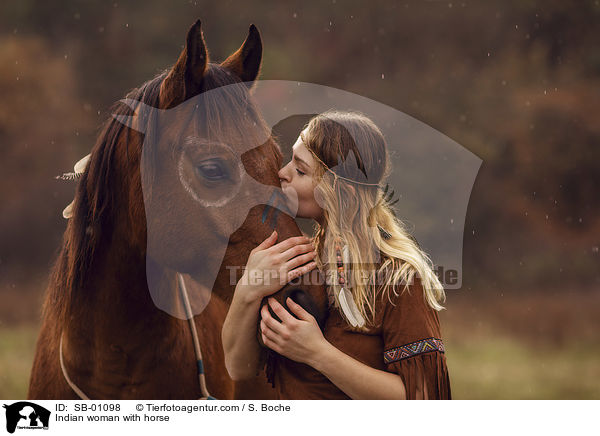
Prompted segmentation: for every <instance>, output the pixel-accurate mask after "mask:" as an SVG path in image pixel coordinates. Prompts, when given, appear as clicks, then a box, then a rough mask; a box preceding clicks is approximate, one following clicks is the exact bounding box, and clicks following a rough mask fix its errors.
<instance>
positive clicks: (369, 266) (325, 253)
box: [302, 110, 446, 330]
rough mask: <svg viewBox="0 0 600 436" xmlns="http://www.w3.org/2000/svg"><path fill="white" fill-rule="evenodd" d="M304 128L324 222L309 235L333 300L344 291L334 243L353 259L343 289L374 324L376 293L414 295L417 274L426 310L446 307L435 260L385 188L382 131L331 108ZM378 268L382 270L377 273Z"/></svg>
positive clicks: (358, 115) (355, 115)
mask: <svg viewBox="0 0 600 436" xmlns="http://www.w3.org/2000/svg"><path fill="white" fill-rule="evenodd" d="M305 129H306V130H305V132H304V134H303V135H302V140H303V142H304V143H305V146H306V147H307V149H308V150H309V151H310V152H311V153H312V154H313V156H314V157H315V158H316V161H317V162H318V163H317V168H316V170H315V174H314V176H313V178H314V182H315V184H316V186H315V198H318V199H319V201H320V203H321V206H322V208H323V213H324V217H325V220H324V224H323V226H320V225H319V224H317V229H316V232H315V234H314V235H313V238H312V239H313V242H314V243H315V247H316V250H317V253H318V255H317V258H316V262H317V266H318V267H319V269H320V270H321V271H324V272H325V273H326V277H327V283H328V284H329V285H330V286H332V289H333V291H334V293H335V295H337V294H338V292H339V291H340V288H341V286H340V285H339V284H338V282H337V280H336V279H334V278H333V277H335V275H334V273H335V271H336V270H337V268H336V247H335V243H336V241H339V240H341V244H342V246H343V245H347V247H348V252H349V258H350V259H349V264H345V265H344V267H345V270H346V280H347V281H348V283H347V284H346V286H347V287H348V289H349V290H351V292H352V297H353V299H354V303H355V304H356V306H357V308H358V310H359V311H360V313H361V315H362V316H363V317H364V318H365V319H366V320H369V319H370V320H371V324H374V323H375V301H376V296H377V294H381V296H382V297H383V295H387V297H388V300H389V301H390V303H391V297H390V290H393V292H394V294H395V295H396V296H398V295H399V294H398V285H399V284H401V283H404V289H403V291H402V292H405V291H408V292H410V291H409V285H410V284H412V283H413V280H414V278H415V274H416V275H418V277H419V278H420V280H421V284H422V287H423V291H424V298H425V300H426V301H427V303H428V304H429V306H431V307H432V308H433V309H435V310H438V311H439V310H442V309H444V307H443V306H442V305H441V303H443V302H444V301H445V300H446V295H445V293H444V288H443V286H442V284H441V283H440V281H439V279H438V277H437V276H436V275H435V273H434V271H433V264H432V262H431V259H430V258H429V256H428V255H427V254H426V253H425V252H424V251H423V250H421V248H420V247H419V245H418V243H417V242H416V240H415V239H414V238H413V237H412V236H411V235H410V233H409V232H408V230H407V229H406V227H405V225H404V223H402V222H401V221H400V220H399V219H398V218H397V217H396V216H395V214H394V212H393V209H392V206H391V205H390V203H389V201H388V199H387V198H386V193H385V192H383V190H382V189H381V184H382V182H383V181H384V180H385V179H386V178H387V176H388V175H389V173H390V172H391V168H390V163H389V154H388V149H387V145H386V142H385V139H384V136H383V134H382V133H381V131H380V130H379V128H378V127H377V126H376V125H375V123H373V121H372V120H371V119H369V118H368V117H366V116H365V115H363V114H361V113H358V112H341V111H335V110H329V111H327V112H324V113H322V114H319V115H317V116H315V117H313V118H312V119H311V120H310V121H309V122H308V124H307V125H306V126H305ZM380 254H381V257H382V258H381V259H379V256H380ZM379 263H380V266H379V268H374V266H375V265H377V264H379ZM367 277H368V280H367ZM365 282H366V283H365ZM378 284H381V286H377V285H378ZM336 303H337V300H336ZM340 312H341V311H340ZM369 315H370V316H369ZM365 328H366V326H365V327H363V328H362V329H363V330H364V329H365Z"/></svg>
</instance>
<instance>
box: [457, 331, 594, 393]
mask: <svg viewBox="0 0 600 436" xmlns="http://www.w3.org/2000/svg"><path fill="white" fill-rule="evenodd" d="M445 344H446V349H447V356H446V358H447V362H448V370H449V372H450V383H451V386H452V395H453V398H455V399H513V400H516V399H600V364H599V363H600V350H599V349H598V348H597V347H596V348H587V347H586V346H585V345H583V344H574V345H572V346H569V347H566V348H565V347H563V348H548V347H545V346H544V347H539V348H531V347H530V346H529V345H528V344H524V343H522V342H519V341H518V340H516V339H515V338H511V337H494V338H493V339H491V340H485V341H482V340H474V341H471V342H469V343H468V344H467V343H465V342H462V341H461V342H458V341H453V340H451V339H447V340H445Z"/></svg>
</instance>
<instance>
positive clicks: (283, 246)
mask: <svg viewBox="0 0 600 436" xmlns="http://www.w3.org/2000/svg"><path fill="white" fill-rule="evenodd" d="M307 242H310V239H308V238H307V237H306V236H293V237H291V238H288V239H286V240H285V241H281V242H280V243H279V244H276V245H274V246H273V247H272V249H273V251H275V252H276V253H283V252H285V251H287V250H288V249H290V248H292V247H294V246H296V245H299V244H306V243H307Z"/></svg>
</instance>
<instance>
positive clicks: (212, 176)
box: [196, 161, 228, 181]
mask: <svg viewBox="0 0 600 436" xmlns="http://www.w3.org/2000/svg"><path fill="white" fill-rule="evenodd" d="M196 173H197V174H198V175H199V176H201V177H203V178H205V179H207V180H211V181H214V180H221V179H225V178H227V176H228V174H227V171H226V170H225V169H224V168H223V167H222V166H221V164H220V163H219V162H217V161H207V162H202V163H201V164H200V165H198V166H196Z"/></svg>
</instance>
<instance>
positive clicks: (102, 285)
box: [28, 21, 326, 399]
mask: <svg viewBox="0 0 600 436" xmlns="http://www.w3.org/2000/svg"><path fill="white" fill-rule="evenodd" d="M261 57H262V42H261V38H260V34H259V32H258V30H257V29H256V27H254V25H252V26H251V27H250V31H249V34H248V37H247V38H246V40H245V41H244V43H243V44H242V46H241V47H240V49H239V50H237V51H236V52H235V53H233V54H232V55H231V56H229V57H228V58H227V59H226V60H225V61H224V62H222V63H220V64H216V63H210V62H209V57H208V51H207V49H206V45H205V42H204V38H203V35H202V31H201V25H200V22H199V21H197V22H196V23H195V24H194V25H193V26H192V27H191V29H190V30H189V32H188V35H187V41H186V46H185V48H184V49H183V51H182V53H181V55H180V57H179V59H178V60H177V62H176V63H175V65H174V66H173V67H172V68H171V69H169V70H168V71H166V72H165V73H163V74H160V75H159V76H157V77H155V78H154V79H152V80H150V81H148V82H146V83H144V84H143V85H142V86H141V87H139V88H138V89H136V90H134V91H132V92H131V93H130V94H129V95H128V96H127V98H128V100H126V102H127V103H128V105H129V106H131V102H139V106H138V107H136V108H134V109H136V111H137V112H134V113H132V112H131V107H127V106H125V105H123V104H121V105H117V106H116V107H115V109H114V111H115V113H116V116H114V117H113V118H112V119H110V120H108V122H107V123H106V125H105V126H104V129H103V130H102V133H101V134H100V136H99V138H98V141H97V142H96V144H95V146H94V147H93V150H92V153H91V157H90V160H89V162H88V164H87V167H86V169H85V171H84V173H83V174H82V176H81V178H80V180H79V183H78V186H77V191H76V194H75V200H74V203H73V213H72V217H71V219H70V220H69V222H68V225H67V229H66V231H65V235H64V242H63V247H62V249H61V252H60V254H59V256H58V259H57V262H56V264H55V266H54V269H53V273H52V275H51V278H50V282H49V286H48V289H47V291H46V297H45V303H44V308H43V324H42V327H41V331H40V335H39V338H38V341H37V348H36V354H35V359H34V363H33V368H32V373H31V379H30V386H29V393H28V398H30V399H76V398H78V396H81V394H79V395H78V394H77V393H76V392H75V390H74V389H79V390H80V392H81V393H84V394H85V395H86V396H87V397H89V398H92V399H146V398H147V399H152V398H163V399H175V398H179V399H194V398H199V397H201V396H202V391H201V389H200V387H199V383H198V372H199V370H198V368H197V362H196V355H195V350H194V345H193V341H192V335H191V333H190V330H189V328H188V323H187V321H186V320H185V319H182V318H185V316H180V314H181V313H182V312H181V310H179V309H180V308H181V306H182V302H181V298H180V297H179V292H178V290H179V288H178V281H177V277H178V276H177V273H180V274H183V276H182V277H185V283H187V287H188V290H189V291H190V293H191V300H192V306H193V309H194V313H196V314H197V315H196V316H195V317H194V322H195V326H196V329H197V332H198V339H199V344H200V348H201V351H202V355H203V357H204V361H203V366H204V371H205V375H206V384H207V388H208V391H209V392H210V393H211V395H213V396H214V397H216V398H221V399H231V398H255V399H259V398H273V396H274V392H273V389H272V388H271V387H270V386H268V384H267V383H266V380H265V377H264V375H262V376H258V377H256V378H255V379H252V380H248V381H244V382H235V383H234V382H233V381H232V380H231V379H230V378H229V376H228V374H227V371H226V369H225V365H224V357H223V349H222V343H221V328H222V324H223V320H224V318H225V315H226V313H227V310H228V307H229V304H230V302H231V298H232V294H233V291H234V288H235V284H236V282H237V280H238V279H239V278H240V276H241V274H242V270H241V267H242V266H243V265H245V263H246V261H247V258H248V256H249V253H250V251H251V250H252V249H253V248H254V247H256V246H257V245H258V244H259V243H260V242H262V241H263V240H264V239H266V237H267V236H268V235H269V234H271V232H272V229H273V227H274V228H276V229H277V232H278V234H279V235H280V240H282V239H285V238H288V237H291V236H298V235H301V232H300V229H299V228H298V226H297V224H296V223H295V221H294V220H293V218H291V217H290V216H289V215H287V214H284V213H283V214H281V213H277V212H278V211H279V210H278V209H277V207H276V205H275V204H273V202H272V200H273V199H277V198H279V197H281V189H280V183H279V178H278V175H277V172H278V170H279V168H280V167H281V161H282V154H281V150H280V149H279V147H278V145H277V144H276V142H275V141H274V140H273V139H272V137H271V136H270V133H269V134H268V135H266V136H265V129H266V126H265V124H264V121H263V120H262V118H261V117H260V115H259V114H258V113H257V111H256V109H255V107H254V106H253V104H252V101H251V94H250V92H251V88H252V84H253V83H254V81H255V80H256V78H257V76H258V74H259V69H260V64H261ZM216 90H219V91H221V90H222V93H221V94H220V98H213V97H211V95H212V94H211V92H214V91H216ZM203 96H209V97H207V98H202V97H203ZM198 98H200V99H199V100H198ZM188 102H194V104H192V105H189V104H187V103H188ZM181 107H187V108H188V109H190V108H191V109H190V110H178V109H179V108H181ZM140 108H145V109H146V110H140ZM148 108H153V109H156V111H155V112H156V113H154V112H153V111H152V110H148ZM173 110H174V112H171V111H173ZM167 112H168V113H169V114H171V115H174V116H169V117H167V118H165V117H162V116H160V114H165V113H167ZM142 113H144V114H145V115H147V116H142V115H143V114H142ZM157 113H158V114H159V115H157ZM148 114H149V115H148ZM136 115H137V116H136ZM124 120H125V121H124ZM131 120H134V121H131ZM157 132H158V133H157ZM220 134H223V135H225V137H226V138H225V140H224V139H223V138H220V137H219V135H220ZM207 137H209V138H208V139H209V140H207ZM256 138H263V142H259V143H254V144H251V143H249V142H251V141H252V140H254V141H256ZM224 143H226V144H225V145H223V144H224ZM209 153H212V154H211V155H210V156H209ZM225 153H229V154H228V155H227V156H225V157H223V155H224V154H225ZM208 158H211V159H210V160H209V159H208ZM207 162H208V163H207ZM240 168H243V170H244V171H238V170H239V169H240ZM236 171H238V172H236ZM236 177H237V179H236ZM251 181H253V183H250V182H251ZM259 182H260V183H259ZM248 187H252V188H254V189H255V191H256V190H259V191H260V190H262V191H261V192H260V193H259V194H260V195H258V194H256V192H251V190H250V189H247V188H248ZM259 188H260V189H259ZM269 193H270V194H269ZM265 195H266V196H267V197H265ZM224 199H227V201H222V200H224ZM267 199H269V200H267ZM271 212H272V213H271ZM268 217H271V220H270V221H269V220H267V219H266V218H268ZM215 264H216V268H215ZM213 272H214V274H213ZM215 275H216V277H215ZM151 288H152V289H151ZM294 289H297V290H299V292H300V298H299V299H304V300H306V301H308V304H307V305H308V306H310V305H311V304H312V305H313V309H312V310H313V314H314V315H315V316H316V317H317V318H318V319H319V320H320V321H321V322H322V321H323V314H324V312H325V307H326V296H325V293H324V289H323V287H322V286H320V285H318V284H313V285H302V284H300V285H296V286H292V285H290V284H288V285H287V286H286V287H285V288H283V289H282V291H281V292H280V293H279V294H278V295H279V299H280V301H282V299H283V298H284V297H285V295H287V294H289V293H290V292H291V291H294ZM211 291H212V292H211ZM257 328H258V327H257ZM61 356H62V367H61ZM307 370H308V371H310V369H308V367H307ZM66 377H68V378H69V380H70V381H71V384H69V383H68V382H67V378H66ZM74 386H75V387H74Z"/></svg>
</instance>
